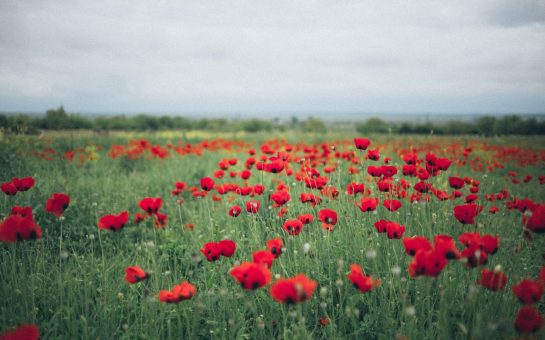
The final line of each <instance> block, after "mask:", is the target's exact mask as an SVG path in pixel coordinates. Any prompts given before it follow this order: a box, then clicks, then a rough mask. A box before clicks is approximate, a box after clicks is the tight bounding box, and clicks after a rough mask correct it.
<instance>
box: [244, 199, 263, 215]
mask: <svg viewBox="0 0 545 340" xmlns="http://www.w3.org/2000/svg"><path fill="white" fill-rule="evenodd" d="M260 205H261V202H259V201H256V200H252V201H248V202H246V211H247V212H249V213H252V214H256V213H257V212H258V211H259V206H260Z"/></svg>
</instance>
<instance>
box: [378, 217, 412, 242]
mask: <svg viewBox="0 0 545 340" xmlns="http://www.w3.org/2000/svg"><path fill="white" fill-rule="evenodd" d="M375 228H376V229H377V231H378V232H379V233H386V234H387V235H388V238H389V239H399V238H401V237H402V236H403V233H404V232H405V226H404V225H401V224H399V223H397V222H392V221H387V220H380V221H378V222H375Z"/></svg>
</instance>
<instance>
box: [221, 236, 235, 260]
mask: <svg viewBox="0 0 545 340" xmlns="http://www.w3.org/2000/svg"><path fill="white" fill-rule="evenodd" d="M218 246H219V248H220V251H221V255H223V256H225V257H231V256H233V254H234V253H235V250H236V249H237V244H236V243H235V242H234V241H232V240H221V241H219V242H218Z"/></svg>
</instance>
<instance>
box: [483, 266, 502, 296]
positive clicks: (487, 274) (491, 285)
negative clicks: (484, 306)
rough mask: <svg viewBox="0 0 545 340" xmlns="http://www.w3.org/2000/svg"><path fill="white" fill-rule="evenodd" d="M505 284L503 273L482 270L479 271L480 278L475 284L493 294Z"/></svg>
mask: <svg viewBox="0 0 545 340" xmlns="http://www.w3.org/2000/svg"><path fill="white" fill-rule="evenodd" d="M506 283H507V276H505V273H503V272H502V271H499V270H488V269H484V268H483V270H481V278H480V279H479V280H477V284H479V285H481V286H483V287H485V288H487V289H489V290H491V291H494V292H495V291H498V290H501V289H503V288H505V284H506Z"/></svg>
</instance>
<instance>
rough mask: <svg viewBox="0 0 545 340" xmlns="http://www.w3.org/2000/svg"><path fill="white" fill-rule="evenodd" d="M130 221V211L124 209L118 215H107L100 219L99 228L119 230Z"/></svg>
mask: <svg viewBox="0 0 545 340" xmlns="http://www.w3.org/2000/svg"><path fill="white" fill-rule="evenodd" d="M128 221H129V212H128V211H123V212H120V213H119V214H117V215H113V214H110V215H105V216H102V217H101V218H100V219H99V220H98V228H99V229H106V230H111V231H119V230H121V229H123V227H124V226H125V224H127V222H128Z"/></svg>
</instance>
